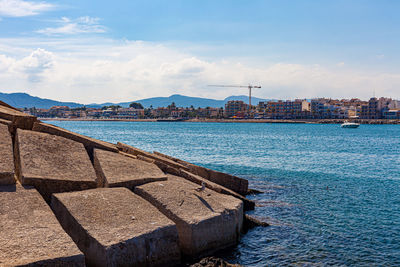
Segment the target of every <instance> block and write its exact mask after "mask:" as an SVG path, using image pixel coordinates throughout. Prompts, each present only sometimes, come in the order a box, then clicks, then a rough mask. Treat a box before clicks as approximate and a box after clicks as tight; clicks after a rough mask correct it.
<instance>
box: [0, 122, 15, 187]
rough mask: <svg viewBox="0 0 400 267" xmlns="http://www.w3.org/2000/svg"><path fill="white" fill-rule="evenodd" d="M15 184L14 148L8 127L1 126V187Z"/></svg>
mask: <svg viewBox="0 0 400 267" xmlns="http://www.w3.org/2000/svg"><path fill="white" fill-rule="evenodd" d="M5 184H15V178H14V158H13V146H12V140H11V135H10V132H9V131H8V127H7V126H6V125H3V124H0V185H5Z"/></svg>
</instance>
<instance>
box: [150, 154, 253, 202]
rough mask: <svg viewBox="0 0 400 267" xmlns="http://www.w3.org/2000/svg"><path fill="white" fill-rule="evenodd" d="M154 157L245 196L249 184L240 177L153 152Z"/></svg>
mask: <svg viewBox="0 0 400 267" xmlns="http://www.w3.org/2000/svg"><path fill="white" fill-rule="evenodd" d="M154 155H157V156H158V157H160V158H165V159H168V160H170V161H172V162H175V164H180V165H182V166H185V168H184V169H186V170H187V171H189V172H191V173H193V174H195V175H198V176H201V177H203V178H205V179H207V180H209V181H211V182H214V183H216V184H219V185H222V186H224V187H226V188H228V189H230V190H232V191H234V192H236V193H238V194H241V195H243V196H244V195H246V194H247V191H248V187H249V182H248V181H247V180H246V179H243V178H240V177H237V176H234V175H230V174H227V173H223V172H218V171H214V170H211V169H208V168H204V167H201V166H198V165H195V164H192V163H189V162H187V161H184V160H181V159H177V158H174V157H171V156H168V155H165V154H162V153H160V152H157V151H154Z"/></svg>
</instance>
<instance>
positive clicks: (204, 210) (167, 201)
mask: <svg viewBox="0 0 400 267" xmlns="http://www.w3.org/2000/svg"><path fill="white" fill-rule="evenodd" d="M135 193H137V194H139V195H140V196H142V197H143V198H145V199H146V200H148V201H149V202H150V203H151V204H153V205H154V206H156V207H157V208H158V209H159V210H160V211H161V212H162V213H163V214H165V215H166V216H167V217H168V218H170V219H171V220H173V221H174V222H175V223H176V225H177V228H178V234H179V243H180V248H181V251H182V252H183V253H184V254H185V255H187V256H190V257H198V256H201V255H206V254H208V253H211V252H213V251H215V250H219V249H223V248H226V247H229V246H232V245H235V244H236V243H237V242H238V240H239V238H240V232H241V228H242V223H243V202H242V201H241V200H239V199H237V198H234V197H232V196H228V195H224V194H219V193H217V192H214V191H212V190H210V189H208V188H204V189H202V188H201V187H199V186H198V185H196V184H194V183H191V182H189V181H187V180H185V179H183V178H181V177H177V176H173V175H168V180H167V181H163V182H156V183H149V184H145V185H141V186H138V187H135Z"/></svg>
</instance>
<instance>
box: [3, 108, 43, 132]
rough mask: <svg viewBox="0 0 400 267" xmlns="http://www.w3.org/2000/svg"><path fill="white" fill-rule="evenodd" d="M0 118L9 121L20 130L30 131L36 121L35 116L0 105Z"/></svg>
mask: <svg viewBox="0 0 400 267" xmlns="http://www.w3.org/2000/svg"><path fill="white" fill-rule="evenodd" d="M0 118H1V119H5V120H9V121H11V122H12V124H13V125H14V126H15V127H17V128H21V129H27V130H31V129H32V127H33V123H34V122H35V121H37V119H36V117H35V116H32V115H28V114H26V113H23V112H21V111H19V110H17V109H14V108H12V107H10V106H5V105H1V104H0Z"/></svg>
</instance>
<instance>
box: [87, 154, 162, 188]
mask: <svg viewBox="0 0 400 267" xmlns="http://www.w3.org/2000/svg"><path fill="white" fill-rule="evenodd" d="M93 162H94V168H95V170H96V174H97V177H99V178H100V180H101V181H102V184H104V186H105V187H117V186H122V187H127V188H130V189H133V187H135V186H137V185H142V184H145V183H149V182H155V181H163V180H167V176H166V175H165V174H164V173H163V172H162V171H161V170H160V169H159V168H158V167H157V166H156V165H155V164H152V163H148V162H144V161H142V160H138V159H133V158H130V157H127V156H124V155H122V154H119V153H114V152H110V151H105V150H100V149H95V150H94V154H93Z"/></svg>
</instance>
